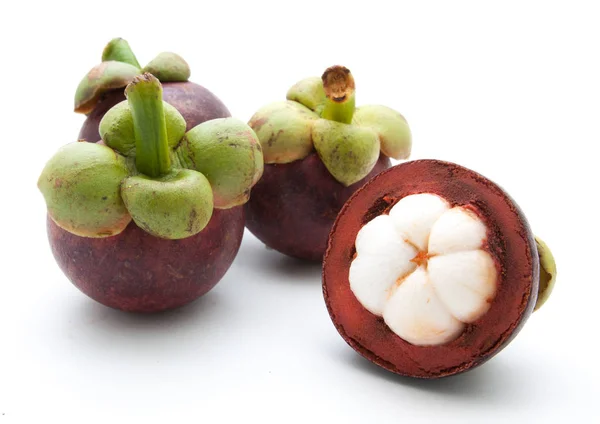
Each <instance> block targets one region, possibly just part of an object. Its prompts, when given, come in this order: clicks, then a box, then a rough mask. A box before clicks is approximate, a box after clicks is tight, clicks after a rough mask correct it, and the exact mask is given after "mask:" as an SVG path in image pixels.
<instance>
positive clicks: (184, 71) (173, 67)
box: [142, 52, 191, 82]
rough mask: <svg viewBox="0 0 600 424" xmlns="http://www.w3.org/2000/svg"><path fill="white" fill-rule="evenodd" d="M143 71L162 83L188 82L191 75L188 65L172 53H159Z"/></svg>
mask: <svg viewBox="0 0 600 424" xmlns="http://www.w3.org/2000/svg"><path fill="white" fill-rule="evenodd" d="M142 71H143V72H148V73H151V74H152V75H154V76H155V77H156V78H158V79H159V81H161V82H177V81H187V80H188V79H189V78H190V74H191V71H190V66H189V65H188V63H187V62H186V61H185V60H184V59H183V58H182V57H181V56H179V55H178V54H176V53H171V52H163V53H159V54H158V56H156V57H155V58H154V59H152V60H151V61H150V63H148V64H147V65H146V66H144V69H143V70H142Z"/></svg>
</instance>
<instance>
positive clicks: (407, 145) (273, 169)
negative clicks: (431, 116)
mask: <svg viewBox="0 0 600 424" xmlns="http://www.w3.org/2000/svg"><path fill="white" fill-rule="evenodd" d="M249 125H250V127H252V128H253V129H254V131H255V132H256V134H257V135H258V138H259V140H260V142H261V144H262V147H263V154H264V159H265V169H264V175H263V177H262V179H261V181H259V182H258V184H257V185H256V187H254V189H253V191H252V198H251V199H250V201H249V202H248V203H247V204H246V206H245V209H246V227H247V228H248V229H249V230H250V231H251V232H252V233H253V234H254V235H255V236H256V237H258V238H259V239H260V240H261V241H262V242H263V243H265V245H267V246H268V247H270V248H273V249H275V250H278V251H279V252H282V253H284V254H286V255H289V256H294V257H297V258H301V259H307V260H312V261H320V260H322V258H323V254H324V253H325V247H326V245H327V236H328V235H329V231H330V230H331V227H332V225H333V222H334V220H335V217H336V216H337V214H338V212H339V211H340V209H341V208H342V206H343V205H344V203H345V202H346V200H348V198H349V197H350V196H351V195H352V193H354V192H355V191H356V190H357V189H358V188H359V187H361V186H362V185H363V184H364V183H365V182H366V181H368V180H369V179H370V178H372V177H373V176H375V175H377V174H378V173H379V172H381V171H383V170H384V169H386V168H388V167H389V166H390V165H391V163H390V160H389V158H390V157H391V158H395V159H405V158H407V157H408V156H409V154H410V150H411V134H410V130H409V127H408V124H407V123H406V120H405V119H404V117H403V116H402V115H400V114H399V113H398V112H396V111H394V110H392V109H390V108H388V107H385V106H376V105H368V106H362V107H359V108H355V83H354V78H353V77H352V74H351V73H350V71H349V70H348V69H347V68H345V67H342V66H333V67H331V68H328V69H327V70H326V71H325V72H324V73H323V75H322V77H321V78H319V77H314V78H307V79H304V80H302V81H300V82H298V83H297V84H295V85H294V86H293V87H292V88H290V90H289V91H288V93H287V101H283V102H276V103H272V104H270V105H268V106H265V107H263V108H262V109H260V110H259V111H258V112H256V114H254V116H253V117H252V118H251V119H250V122H249Z"/></svg>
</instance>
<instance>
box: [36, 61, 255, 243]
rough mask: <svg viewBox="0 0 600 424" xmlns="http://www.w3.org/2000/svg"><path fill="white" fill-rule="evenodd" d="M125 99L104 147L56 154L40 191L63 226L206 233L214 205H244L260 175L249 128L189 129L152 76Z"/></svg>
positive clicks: (103, 128) (87, 232) (77, 230)
mask: <svg viewBox="0 0 600 424" xmlns="http://www.w3.org/2000/svg"><path fill="white" fill-rule="evenodd" d="M125 91H126V96H127V100H126V101H125V102H122V103H119V104H118V105H116V106H114V107H113V108H112V109H111V110H110V111H108V112H107V113H106V115H105V116H104V118H103V120H102V121H101V123H100V133H101V135H102V139H103V141H104V143H105V145H102V144H92V143H87V142H79V143H73V144H69V145H67V146H66V147H64V148H63V149H61V150H59V152H58V153H56V154H55V155H54V157H52V158H51V159H50V161H49V162H48V163H47V165H46V167H45V168H44V170H43V172H42V175H41V176H40V178H39V182H38V186H39V188H40V191H41V192H42V194H43V195H44V198H45V200H46V204H47V206H48V213H49V215H50V216H51V217H52V219H53V220H54V221H55V222H56V223H57V224H58V225H59V226H60V227H62V228H64V229H65V230H67V231H70V232H72V233H74V234H77V235H80V236H85V237H106V236H111V235H116V234H118V233H120V232H121V231H123V230H124V229H125V227H126V226H127V225H128V224H129V222H130V221H131V220H132V219H133V221H134V222H135V223H136V224H137V225H138V226H139V227H141V228H142V229H144V230H145V231H147V232H148V233H150V234H152V235H154V236H157V237H162V238H167V239H181V238H185V237H189V236H192V235H194V234H197V233H199V232H200V231H202V229H204V228H205V227H206V225H207V224H208V222H209V221H210V218H211V216H212V213H213V209H214V208H215V207H217V208H222V209H226V208H230V207H233V206H237V205H241V204H243V203H245V202H246V201H247V200H248V197H249V193H250V189H251V188H252V186H254V184H256V182H257V181H258V179H259V178H260V176H261V175H262V170H263V157H262V151H261V147H260V143H259V141H258V138H257V137H256V134H255V133H254V132H253V131H252V129H251V128H249V127H248V126H247V125H246V124H244V123H243V122H241V121H239V120H236V119H233V118H226V119H216V120H213V121H207V122H204V123H202V124H200V125H198V126H196V127H194V128H192V129H191V130H190V131H189V132H188V133H187V134H186V133H185V127H186V123H185V120H184V119H183V117H182V116H181V114H180V113H179V112H178V111H177V110H176V109H175V108H173V107H172V106H170V105H169V104H167V103H165V102H164V101H163V100H162V87H161V84H160V82H159V81H158V79H157V78H156V77H154V76H153V75H151V74H149V73H145V74H143V75H139V76H136V77H135V78H133V80H132V82H131V83H130V84H129V85H128V86H127V88H126V90H125Z"/></svg>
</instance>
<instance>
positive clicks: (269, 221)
mask: <svg viewBox="0 0 600 424" xmlns="http://www.w3.org/2000/svg"><path fill="white" fill-rule="evenodd" d="M389 166H390V160H389V159H388V157H387V156H384V155H381V156H380V157H379V160H378V161H377V163H376V164H375V166H374V167H373V170H372V171H371V172H370V173H369V175H367V176H366V177H365V178H364V179H362V180H360V181H359V182H357V183H355V184H352V185H351V186H348V187H345V186H344V185H343V184H342V183H340V182H338V181H337V180H336V179H335V178H333V176H332V175H331V174H330V173H329V171H328V170H327V168H326V167H325V165H324V164H323V162H322V161H321V159H320V158H319V156H318V155H317V154H316V153H315V152H313V153H311V154H309V155H308V156H307V157H305V158H304V159H300V160H296V161H293V162H290V163H285V164H265V169H264V173H263V176H262V177H261V179H260V180H259V181H258V183H257V184H256V185H255V186H254V187H253V188H252V193H251V195H250V200H249V201H248V203H246V206H245V208H246V227H248V229H249V230H250V231H251V232H252V234H254V235H255V236H256V237H257V238H258V239H259V240H261V241H262V242H263V243H265V244H266V245H267V246H269V247H271V248H273V249H275V250H277V251H279V252H281V253H284V254H286V255H289V256H294V257H297V258H301V259H306V260H311V261H321V260H322V259H323V254H324V253H325V249H326V247H327V237H328V236H329V232H330V231H331V227H332V226H333V222H334V221H335V218H336V216H337V214H338V212H339V211H340V209H341V208H342V206H343V205H344V203H345V202H346V200H348V198H349V197H350V196H351V195H352V194H353V193H354V192H355V191H356V190H357V189H358V188H359V187H361V186H362V185H363V184H364V183H365V182H367V181H368V180H369V179H371V178H373V177H374V176H375V175H377V174H378V173H380V172H381V171H383V170H384V169H387V168H389Z"/></svg>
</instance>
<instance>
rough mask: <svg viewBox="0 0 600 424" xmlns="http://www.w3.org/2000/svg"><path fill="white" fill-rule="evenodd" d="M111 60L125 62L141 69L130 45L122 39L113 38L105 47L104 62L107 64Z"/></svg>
mask: <svg viewBox="0 0 600 424" xmlns="http://www.w3.org/2000/svg"><path fill="white" fill-rule="evenodd" d="M109 60H115V61H117V62H124V63H128V64H130V65H133V66H135V67H136V68H141V66H140V64H139V62H138V61H137V59H136V57H135V55H134V54H133V50H131V47H129V43H128V42H127V41H125V40H124V39H122V38H113V39H112V40H110V41H109V42H108V44H107V45H106V47H104V51H103V52H102V62H107V61H109Z"/></svg>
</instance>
